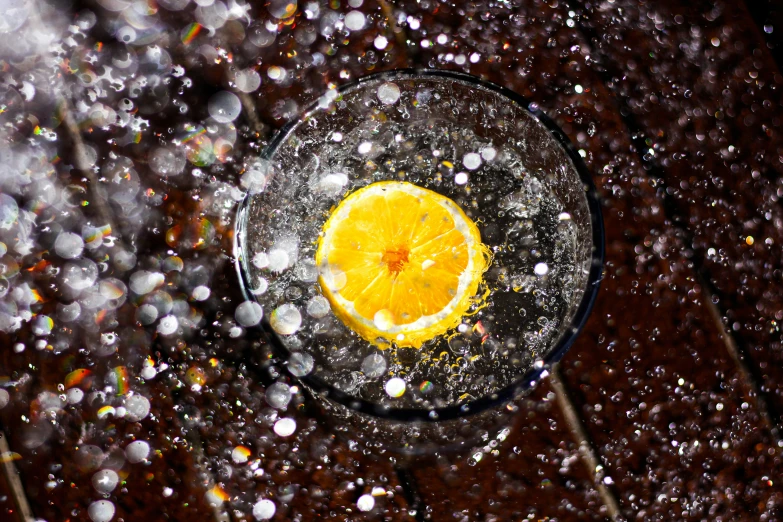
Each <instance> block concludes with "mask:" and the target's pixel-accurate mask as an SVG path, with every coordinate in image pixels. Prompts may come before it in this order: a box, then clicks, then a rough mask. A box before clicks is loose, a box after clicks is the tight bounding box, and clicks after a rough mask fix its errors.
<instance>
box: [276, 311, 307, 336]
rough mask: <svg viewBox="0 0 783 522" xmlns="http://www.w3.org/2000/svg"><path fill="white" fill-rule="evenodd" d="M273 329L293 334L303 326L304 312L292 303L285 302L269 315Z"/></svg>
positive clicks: (284, 333) (285, 333) (281, 332)
mask: <svg viewBox="0 0 783 522" xmlns="http://www.w3.org/2000/svg"><path fill="white" fill-rule="evenodd" d="M269 324H270V325H271V326H272V329H273V330H274V331H275V332H277V333H278V334H280V335H293V334H295V333H296V332H297V330H299V327H300V326H302V314H301V313H299V309H298V308H297V307H296V306H295V305H292V304H288V303H287V304H284V305H282V306H278V307H277V308H275V310H274V312H272V315H271V316H270V317H269Z"/></svg>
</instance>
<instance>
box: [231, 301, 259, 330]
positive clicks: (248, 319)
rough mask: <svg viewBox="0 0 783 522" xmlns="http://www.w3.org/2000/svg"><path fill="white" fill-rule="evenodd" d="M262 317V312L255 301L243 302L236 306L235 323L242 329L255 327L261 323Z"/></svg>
mask: <svg viewBox="0 0 783 522" xmlns="http://www.w3.org/2000/svg"><path fill="white" fill-rule="evenodd" d="M263 317H264V310H263V308H261V305H260V304H258V303H256V302H255V301H245V302H243V303H240V304H239V306H237V309H236V311H235V312H234V319H236V322H237V323H238V324H240V325H241V326H244V327H246V328H247V327H250V326H255V325H257V324H258V323H260V322H261V319H262V318H263Z"/></svg>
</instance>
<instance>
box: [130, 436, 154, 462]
mask: <svg viewBox="0 0 783 522" xmlns="http://www.w3.org/2000/svg"><path fill="white" fill-rule="evenodd" d="M149 454H150V445H149V443H148V442H147V441H145V440H135V441H133V442H131V443H130V444H128V445H127V446H125V458H127V459H128V462H130V463H131V464H137V463H139V462H141V461H143V460H145V459H146V458H147V457H148V456H149Z"/></svg>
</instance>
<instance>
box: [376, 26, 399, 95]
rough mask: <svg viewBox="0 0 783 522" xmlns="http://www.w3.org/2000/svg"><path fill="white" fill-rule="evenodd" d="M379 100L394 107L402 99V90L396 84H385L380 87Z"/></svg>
mask: <svg viewBox="0 0 783 522" xmlns="http://www.w3.org/2000/svg"><path fill="white" fill-rule="evenodd" d="M376 41H377V39H376ZM384 47H385V46H384ZM378 99H379V100H380V101H381V103H383V104H384V105H394V104H395V103H397V101H398V100H399V99H400V88H399V87H397V84H396V83H392V82H386V83H383V84H381V85H380V86H379V87H378Z"/></svg>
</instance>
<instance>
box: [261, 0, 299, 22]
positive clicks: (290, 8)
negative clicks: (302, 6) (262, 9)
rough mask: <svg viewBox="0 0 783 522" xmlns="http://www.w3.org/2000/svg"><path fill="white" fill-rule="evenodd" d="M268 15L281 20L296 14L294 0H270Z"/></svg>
mask: <svg viewBox="0 0 783 522" xmlns="http://www.w3.org/2000/svg"><path fill="white" fill-rule="evenodd" d="M268 9H269V14H271V15H272V16H274V17H275V18H277V19H280V20H283V19H285V18H289V17H291V16H293V15H294V14H295V13H296V0H272V1H271V2H269V7H268Z"/></svg>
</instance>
